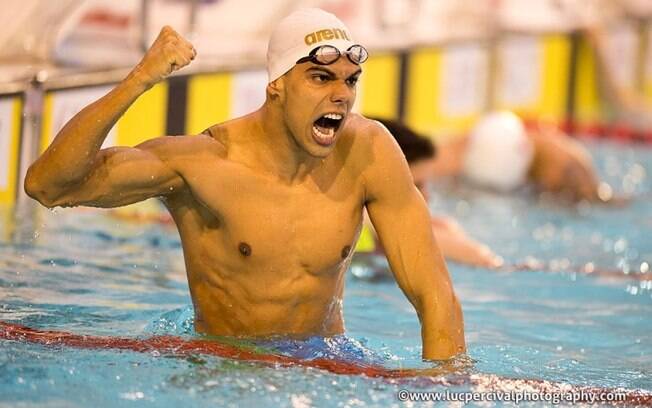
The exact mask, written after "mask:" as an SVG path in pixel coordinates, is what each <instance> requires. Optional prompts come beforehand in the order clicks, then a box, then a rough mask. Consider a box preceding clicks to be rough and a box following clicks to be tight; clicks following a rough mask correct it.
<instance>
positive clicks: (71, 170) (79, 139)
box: [26, 70, 147, 190]
mask: <svg viewBox="0 0 652 408" xmlns="http://www.w3.org/2000/svg"><path fill="white" fill-rule="evenodd" d="M146 89H147V86H146V85H145V81H142V80H140V79H139V73H138V71H137V70H135V71H133V72H132V73H131V74H130V75H129V76H128V77H127V78H125V79H124V80H123V81H122V82H120V83H119V84H118V85H117V86H116V87H115V88H114V89H113V90H111V92H109V93H108V94H106V95H105V96H104V97H102V98H100V99H99V100H97V101H96V102H94V103H92V104H90V105H88V106H87V107H86V108H84V109H83V110H82V111H80V112H79V113H78V114H76V115H75V116H74V117H73V118H72V119H71V120H70V121H68V123H66V125H65V126H64V127H63V129H61V131H60V132H59V133H58V134H57V136H56V137H55V139H54V141H53V142H52V144H51V145H50V146H49V147H48V149H47V150H46V151H45V152H44V153H43V155H42V156H41V157H40V158H39V159H38V160H37V161H36V162H35V163H34V164H33V165H32V166H31V167H30V169H29V172H28V176H27V179H26V185H28V186H29V185H30V184H31V185H34V184H36V185H37V186H38V187H39V188H41V189H48V190H56V189H58V188H64V187H65V186H66V185H69V184H71V183H76V182H78V181H80V180H82V179H83V178H84V177H85V176H86V175H87V174H88V173H89V171H90V170H91V168H92V166H93V162H94V160H95V158H96V156H97V154H98V152H99V150H100V148H101V146H102V143H103V142H104V139H106V136H107V135H108V133H109V131H110V130H111V128H112V127H113V126H114V125H115V123H116V122H117V120H118V119H119V118H120V116H122V114H123V113H124V112H125V111H126V110H127V109H128V108H129V106H131V104H132V103H133V102H134V101H135V100H136V99H137V98H138V97H139V96H140V95H141V94H142V93H143V92H145V90H146Z"/></svg>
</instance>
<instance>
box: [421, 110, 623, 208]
mask: <svg viewBox="0 0 652 408" xmlns="http://www.w3.org/2000/svg"><path fill="white" fill-rule="evenodd" d="M437 152H438V154H437V159H436V160H435V163H434V166H433V172H434V176H435V177H445V176H465V177H466V178H467V179H469V180H470V181H472V182H474V183H475V184H478V185H483V186H485V187H489V188H493V189H496V190H499V191H508V190H512V189H514V188H517V187H519V186H521V185H523V184H525V183H532V184H533V185H535V186H536V187H537V188H538V189H539V190H541V191H546V192H552V193H556V194H558V197H560V198H564V199H569V200H571V201H574V202H577V201H582V200H585V201H590V202H607V201H611V200H612V199H613V197H612V194H611V190H610V188H609V186H607V185H605V184H601V183H600V182H599V179H598V177H597V175H596V171H595V168H594V166H593V162H592V159H591V155H590V154H589V153H588V151H587V150H586V149H585V148H584V147H583V146H582V145H581V144H580V143H578V142H577V141H575V140H573V139H572V138H571V137H570V136H568V135H566V134H565V133H563V132H561V131H558V130H553V129H546V128H540V129H534V130H532V131H526V129H525V127H524V126H523V124H522V122H521V120H520V119H519V118H518V116H516V115H514V114H513V113H511V112H507V111H504V112H494V113H490V114H488V115H486V116H485V117H483V118H482V119H481V120H480V121H479V122H478V123H477V124H476V126H475V127H474V129H473V130H472V131H471V133H470V135H467V136H465V137H461V138H457V139H455V140H452V141H449V142H442V143H438V145H437ZM617 201H618V200H614V202H617Z"/></svg>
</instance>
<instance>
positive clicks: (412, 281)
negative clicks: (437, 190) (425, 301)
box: [365, 134, 448, 301]
mask: <svg viewBox="0 0 652 408" xmlns="http://www.w3.org/2000/svg"><path fill="white" fill-rule="evenodd" d="M384 137H385V135H382V134H381V135H379V140H378V141H377V142H375V143H374V145H375V147H374V157H376V158H377V159H376V160H374V163H373V164H372V165H370V166H369V169H368V171H367V174H366V177H365V187H366V193H367V200H366V206H367V211H368V212H369V217H370V219H371V222H372V223H373V225H374V228H375V229H376V231H377V233H378V237H379V239H380V241H381V243H382V245H383V248H384V249H385V254H386V255H387V259H388V261H389V263H390V266H391V269H392V272H393V273H394V276H395V277H396V280H397V282H398V284H399V285H400V286H401V288H402V289H403V290H404V292H406V294H407V295H408V297H410V298H411V300H416V301H418V300H417V299H418V298H419V297H420V296H421V295H422V294H423V290H424V289H426V288H428V287H433V286H437V283H441V281H442V280H447V279H448V275H447V272H446V269H445V266H444V262H443V258H442V256H441V253H440V252H439V249H438V247H437V245H436V243H435V238H434V235H433V232H432V228H431V225H430V214H429V211H428V207H427V205H426V203H425V201H424V199H423V196H422V195H421V194H420V193H419V191H418V190H417V188H416V186H415V185H414V182H413V180H412V176H411V174H410V170H409V167H408V165H407V163H406V161H405V158H404V157H403V155H402V153H401V151H400V149H399V147H398V146H397V145H396V143H395V142H394V140H393V139H391V140H386V139H381V138H384ZM388 137H389V138H391V135H388ZM433 271H435V273H433Z"/></svg>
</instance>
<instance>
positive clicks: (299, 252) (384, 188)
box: [25, 9, 465, 359]
mask: <svg viewBox="0 0 652 408" xmlns="http://www.w3.org/2000/svg"><path fill="white" fill-rule="evenodd" d="M333 29H340V30H343V31H346V32H348V30H347V29H346V27H344V25H343V24H342V23H341V21H339V20H338V19H337V18H336V17H335V16H333V15H331V14H328V13H325V12H323V11H321V10H317V9H307V10H300V11H297V12H295V13H293V14H291V15H290V16H288V17H286V18H285V19H284V20H283V21H281V22H280V24H279V25H278V26H277V28H276V29H275V31H274V32H273V34H272V36H271V39H270V43H269V48H268V73H269V83H268V85H267V88H266V101H265V103H264V105H263V106H262V107H261V108H260V109H258V110H257V111H255V112H253V113H251V114H249V115H247V116H245V117H241V118H237V119H235V120H232V121H229V122H226V123H222V124H218V125H215V126H212V127H210V128H209V129H207V130H206V131H205V132H204V133H203V134H201V135H197V136H180V137H162V138H157V139H152V140H149V141H147V142H145V143H142V144H140V145H138V146H137V147H135V148H126V147H114V148H109V149H103V150H100V146H101V145H102V142H103V141H104V139H105V138H106V136H107V133H108V131H109V130H110V129H111V127H112V126H113V125H114V124H115V123H116V121H117V119H118V118H119V117H120V116H121V115H122V114H123V113H124V112H125V111H126V109H127V108H128V107H129V106H130V105H131V104H132V103H133V102H134V101H135V100H136V99H137V98H138V97H139V96H140V95H141V94H142V93H144V92H145V91H146V90H147V89H149V88H150V87H152V86H153V85H154V84H155V83H157V82H159V81H161V80H162V79H163V78H165V77H166V76H167V75H169V74H170V73H171V72H173V71H176V70H178V69H180V68H182V67H183V66H185V65H187V64H188V63H190V61H191V60H192V59H193V58H194V56H195V51H194V48H193V47H192V45H191V44H190V43H188V42H187V41H186V40H185V39H183V38H181V37H180V36H179V35H178V34H177V33H176V32H174V31H173V30H172V29H171V28H169V27H165V28H163V30H162V31H161V33H160V35H159V37H158V38H157V39H156V41H155V42H154V44H153V45H152V47H151V48H150V49H149V50H148V52H147V53H146V55H145V57H144V58H143V60H142V61H141V62H140V63H139V64H138V65H137V66H136V67H135V68H134V70H133V71H132V72H131V73H130V74H129V75H128V76H127V77H126V78H125V79H124V80H123V81H122V82H121V83H120V84H119V85H117V86H116V87H115V88H114V89H113V90H112V91H111V92H109V93H108V94H107V95H106V96H104V97H102V98H101V99H99V100H98V101H96V102H94V103H92V104H91V105H89V106H87V107H86V108H84V109H83V110H82V111H81V112H80V113H78V114H77V115H76V116H75V117H74V118H73V119H71V120H70V121H69V122H68V123H67V124H66V126H65V127H64V128H63V129H62V130H61V132H59V134H58V135H57V137H56V138H55V140H54V142H53V143H52V144H51V145H50V147H49V148H48V149H47V150H46V151H45V153H44V154H43V155H42V156H41V157H40V158H39V159H38V160H37V161H36V162H35V163H34V164H33V165H32V166H31V168H30V170H29V172H28V175H27V178H26V180H25V189H26V191H27V193H28V194H29V195H30V196H31V197H33V198H35V199H37V200H38V201H39V202H41V203H42V204H43V205H45V206H47V207H55V206H77V205H88V206H95V207H116V206H121V205H126V204H130V203H135V202H138V201H141V200H145V199H147V198H151V197H161V198H162V199H163V201H164V203H165V205H166V207H167V209H168V210H169V211H170V213H171V214H172V217H173V218H174V221H175V223H176V225H177V227H178V229H179V233H180V236H181V241H182V245H183V250H184V257H185V262H186V270H187V274H188V282H189V286H190V292H191V297H192V301H193V305H194V307H195V327H196V329H197V331H199V332H201V333H208V334H214V335H224V336H248V337H261V336H271V335H283V336H290V337H307V336H311V335H321V336H332V335H336V334H340V333H342V332H343V331H344V319H343V317H342V294H343V290H344V272H345V271H346V269H347V267H348V265H349V263H350V260H351V255H352V251H351V248H353V246H354V244H355V242H356V240H357V238H358V235H359V231H360V225H361V222H362V213H363V210H364V209H366V210H367V211H368V213H369V216H370V219H371V221H372V223H373V225H374V227H375V228H376V230H377V231H378V235H379V238H380V240H381V241H382V244H383V247H384V248H385V252H386V254H387V258H388V260H389V262H390V265H391V268H392V271H393V273H394V275H395V277H396V280H397V282H398V284H399V286H400V287H401V289H402V290H403V292H404V293H405V295H406V296H407V297H408V299H409V301H410V302H411V303H412V305H413V306H414V307H415V309H416V311H417V314H418V317H419V320H420V322H421V325H422V341H423V357H424V358H426V359H447V358H450V357H452V356H454V355H456V354H458V353H462V352H464V351H465V341H464V327H463V321H462V310H461V307H460V304H459V302H458V301H457V298H456V296H455V293H454V291H453V287H452V283H451V281H450V277H449V275H448V271H447V269H446V265H445V263H444V262H443V258H442V257H441V255H440V253H439V251H438V249H437V245H436V243H435V240H434V237H433V234H432V230H431V228H430V227H429V214H428V209H427V207H426V205H425V202H424V200H423V198H422V197H421V195H420V194H419V192H418V190H417V189H416V188H415V187H414V185H413V183H412V180H411V178H410V173H409V168H408V166H407V164H406V162H405V160H404V158H403V156H402V154H401V152H400V149H399V148H398V146H397V145H396V143H395V142H394V140H393V139H392V138H391V136H390V135H389V134H388V132H387V131H386V130H385V129H383V128H382V127H381V126H380V125H378V124H377V123H376V122H374V121H370V120H368V119H366V118H364V117H362V116H359V115H355V114H353V113H351V107H352V106H353V103H354V101H355V96H356V82H357V79H358V77H359V75H360V73H361V68H360V64H361V63H362V62H364V60H365V59H366V50H365V49H364V48H363V47H361V46H360V45H358V44H355V43H354V42H352V41H350V40H348V39H342V38H339V39H335V38H330V39H324V40H323V41H321V42H320V43H319V44H312V45H306V43H305V41H304V38H305V36H306V35H307V34H309V33H314V32H316V31H319V30H333ZM322 37H323V38H326V37H324V36H322ZM397 216H399V217H400V220H401V222H396V217H397Z"/></svg>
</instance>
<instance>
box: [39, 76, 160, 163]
mask: <svg viewBox="0 0 652 408" xmlns="http://www.w3.org/2000/svg"><path fill="white" fill-rule="evenodd" d="M112 87H113V85H101V86H92V87H84V88H73V89H62V90H51V91H48V92H46V94H45V97H44V104H43V116H42V126H41V143H40V151H41V152H43V151H45V149H46V148H47V147H48V146H49V145H50V143H52V140H53V139H54V137H55V136H56V134H57V133H58V132H59V130H61V128H63V126H64V125H65V124H66V122H68V121H69V120H70V119H71V118H72V117H73V116H74V115H76V114H77V113H78V112H79V111H81V110H82V109H83V108H84V107H85V106H86V105H88V104H90V103H92V102H93V101H95V100H97V99H99V98H101V97H102V96H104V95H105V94H107V93H108V92H109V91H110V90H111V88H112ZM166 115H167V83H166V82H162V83H159V84H157V85H155V86H154V87H152V89H150V90H149V91H147V92H146V93H145V94H143V95H142V96H141V97H140V98H138V100H136V102H135V103H134V104H133V105H132V106H131V107H130V108H129V109H128V110H127V112H125V114H124V115H123V116H122V118H120V120H118V123H117V124H116V126H114V127H113V129H111V131H110V132H109V135H108V136H107V138H106V141H105V142H104V145H103V146H105V147H107V146H115V145H122V146H134V145H137V144H139V143H141V142H143V141H145V140H148V139H151V138H153V137H158V136H164V135H165V125H166V124H165V120H166Z"/></svg>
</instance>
